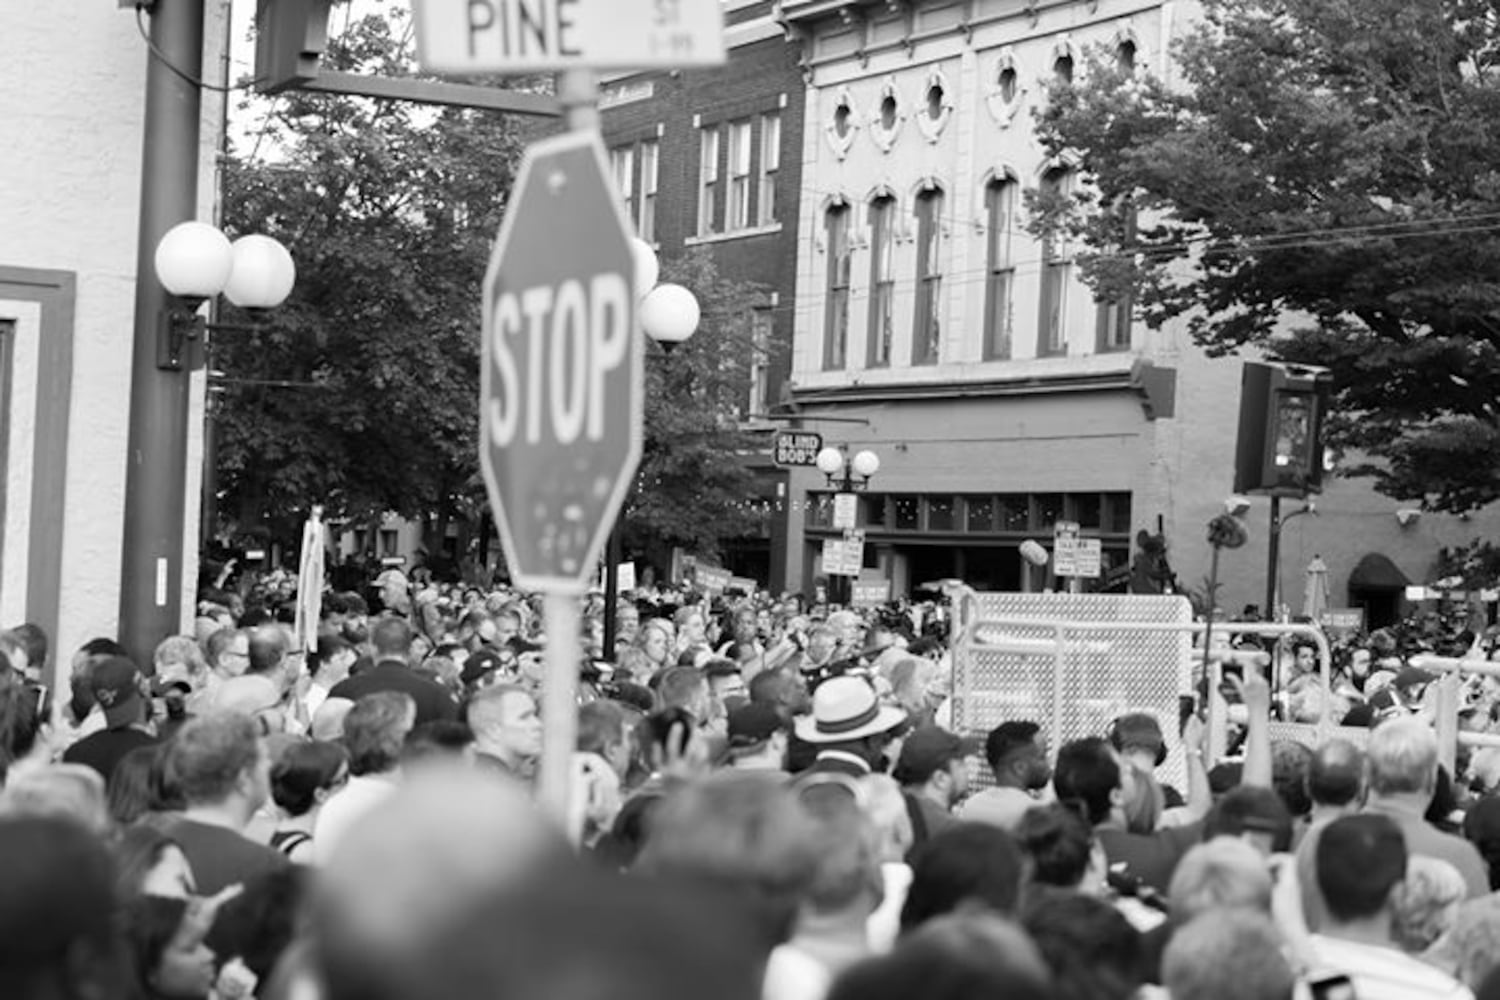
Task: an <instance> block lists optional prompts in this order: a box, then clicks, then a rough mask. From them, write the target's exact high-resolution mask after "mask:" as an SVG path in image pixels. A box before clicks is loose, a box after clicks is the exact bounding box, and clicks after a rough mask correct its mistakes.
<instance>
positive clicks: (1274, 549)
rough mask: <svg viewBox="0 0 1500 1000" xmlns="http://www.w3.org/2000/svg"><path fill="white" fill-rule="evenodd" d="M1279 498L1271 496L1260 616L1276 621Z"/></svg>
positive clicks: (1279, 539) (1279, 538)
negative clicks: (1264, 591) (1264, 580)
mask: <svg viewBox="0 0 1500 1000" xmlns="http://www.w3.org/2000/svg"><path fill="white" fill-rule="evenodd" d="M1280 550H1281V497H1279V496H1277V495H1276V494H1274V493H1273V494H1271V531H1270V535H1269V544H1268V545H1267V546H1266V606H1265V609H1264V611H1263V612H1262V614H1264V615H1265V619H1266V621H1268V622H1274V621H1275V620H1276V563H1277V560H1278V559H1280V557H1281V551H1280Z"/></svg>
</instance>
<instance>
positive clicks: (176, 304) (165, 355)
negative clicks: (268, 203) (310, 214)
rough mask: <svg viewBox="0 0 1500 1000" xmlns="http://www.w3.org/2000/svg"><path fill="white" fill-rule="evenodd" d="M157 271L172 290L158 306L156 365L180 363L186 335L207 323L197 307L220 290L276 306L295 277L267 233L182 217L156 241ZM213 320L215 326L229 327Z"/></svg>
mask: <svg viewBox="0 0 1500 1000" xmlns="http://www.w3.org/2000/svg"><path fill="white" fill-rule="evenodd" d="M155 265H156V277H157V280H158V281H160V282H161V284H162V287H163V288H165V289H166V290H167V292H168V293H169V294H170V296H171V297H170V298H169V299H168V300H167V303H166V305H165V307H163V309H162V310H161V314H160V319H159V325H158V330H157V340H156V366H157V367H158V368H161V369H163V370H167V371H180V370H181V369H182V361H183V353H184V351H185V350H186V348H187V342H188V341H189V340H196V339H198V338H200V337H202V335H203V331H204V330H205V329H206V328H208V324H207V323H206V322H205V321H204V318H203V316H202V315H201V314H200V313H199V312H198V309H199V307H201V306H202V305H203V303H204V302H205V301H207V300H208V299H211V298H213V297H214V296H216V295H220V294H222V295H223V296H224V297H225V298H226V299H228V300H229V301H230V302H231V303H233V304H234V305H236V306H239V307H240V308H241V309H246V310H249V311H252V312H256V311H260V310H265V309H274V308H276V307H277V306H279V305H281V304H282V303H283V302H285V301H286V298H287V296H288V295H290V294H291V293H292V285H293V284H295V283H296V280H297V266H296V264H294V263H293V262H292V255H291V254H290V253H288V252H287V249H286V247H284V246H282V245H281V244H280V243H278V242H276V241H275V240H273V239H271V237H269V236H241V237H240V238H239V239H237V240H235V241H234V242H233V243H230V242H229V237H227V236H225V235H224V234H223V233H221V232H219V230H217V229H215V228H214V227H213V226H210V225H209V224H208V223H206V222H182V223H179V224H177V225H175V226H173V227H172V228H171V229H169V230H168V231H167V234H166V235H165V236H163V237H162V238H161V242H160V243H158V244H157V245H156V255H155ZM227 327H228V325H227V324H216V328H227Z"/></svg>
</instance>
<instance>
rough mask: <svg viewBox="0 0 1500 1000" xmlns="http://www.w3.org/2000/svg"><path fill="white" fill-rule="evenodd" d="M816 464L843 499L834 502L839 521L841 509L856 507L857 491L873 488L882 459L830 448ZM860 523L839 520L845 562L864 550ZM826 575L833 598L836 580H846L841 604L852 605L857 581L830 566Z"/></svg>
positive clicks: (866, 452) (870, 453) (841, 588)
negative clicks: (852, 551)
mask: <svg viewBox="0 0 1500 1000" xmlns="http://www.w3.org/2000/svg"><path fill="white" fill-rule="evenodd" d="M814 462H815V463H816V464H817V467H818V471H819V472H821V473H823V478H824V479H826V480H827V481H828V485H829V486H832V487H833V488H835V489H836V490H838V492H839V496H837V497H835V498H834V513H835V517H836V518H837V516H838V512H839V508H840V507H841V506H844V505H846V504H847V505H849V506H850V507H852V505H853V500H854V491H855V490H862V489H867V488H869V485H870V477H872V476H874V475H875V473H877V472H879V471H880V456H879V455H877V454H875V453H874V452H873V451H870V450H868V449H861V450H860V451H857V452H855V453H854V454H853V455H852V456H851V455H850V454H849V450H848V448H847V447H845V446H838V447H835V446H834V445H829V446H828V447H826V448H824V449H823V450H822V451H820V452H818V457H817V458H816V459H814ZM844 497H847V498H848V500H844V499H843V498H844ZM856 520H857V519H856V518H854V517H852V516H849V517H846V518H845V520H844V523H842V524H840V523H838V522H837V520H836V521H835V524H834V527H836V528H838V527H842V528H843V529H844V546H845V549H844V552H845V559H848V551H849V548H850V547H856V548H859V549H860V550H862V549H863V545H864V542H863V539H861V538H860V537H859V536H858V535H856V534H855V532H856V531H857V530H858V529H857V528H856ZM841 568H842V569H845V570H847V569H848V568H849V566H848V565H847V564H846V565H844V566H843V567H841ZM858 572H859V568H858V567H857V566H856V567H855V573H854V575H858ZM823 573H824V575H825V576H827V577H828V578H829V579H828V584H829V587H828V589H829V596H830V597H831V596H832V591H833V590H834V587H833V578H834V576H835V575H837V576H840V577H842V578H843V580H844V583H843V584H841V585H840V586H839V587H838V590H839V592H840V598H839V602H840V603H842V604H846V605H847V604H848V603H849V595H850V592H852V590H853V589H854V583H853V577H852V576H851V575H850V574H849V573H839V574H834V573H831V572H829V570H828V567H826V566H825V567H824V569H823Z"/></svg>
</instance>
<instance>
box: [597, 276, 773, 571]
mask: <svg viewBox="0 0 1500 1000" xmlns="http://www.w3.org/2000/svg"><path fill="white" fill-rule="evenodd" d="M661 280H662V281H670V282H675V283H677V284H680V285H683V286H685V287H686V288H688V289H689V290H690V291H692V292H693V294H694V295H696V296H697V298H698V302H699V305H700V306H701V307H702V310H703V318H702V321H701V322H700V323H699V325H698V332H697V333H696V334H694V335H693V336H692V337H691V338H690V339H689V340H688V341H687V342H686V343H683V344H680V345H678V346H677V347H676V348H674V349H673V350H672V351H671V352H670V353H668V352H666V351H663V350H662V349H661V348H660V347H658V346H654V345H652V346H650V348H649V353H648V355H647V361H646V398H645V410H646V420H645V423H646V436H645V448H644V451H643V454H642V458H641V465H640V469H639V472H638V473H637V475H636V482H635V487H634V489H633V490H632V491H631V494H630V498H629V501H628V502H627V505H626V515H625V517H626V520H625V524H626V531H627V539H628V540H629V541H631V542H634V543H636V544H644V543H647V542H648V541H653V540H654V541H657V542H660V543H663V544H665V545H678V546H682V547H683V548H684V549H686V550H688V551H689V552H694V553H698V554H700V555H705V556H712V555H714V554H716V553H717V552H718V551H719V548H720V543H721V542H722V541H723V540H726V539H730V538H736V537H741V536H744V535H747V534H750V533H751V532H753V531H754V530H755V529H756V528H757V527H758V525H759V520H758V518H757V516H756V515H754V514H752V513H751V512H750V508H749V504H747V501H748V500H750V499H751V498H752V495H753V493H754V488H755V479H754V475H753V474H752V473H751V471H750V469H749V467H748V465H747V459H748V458H749V457H750V456H752V455H754V454H755V452H756V450H757V443H756V440H755V438H754V437H753V436H752V435H750V434H749V433H747V432H745V431H743V430H741V429H740V428H741V423H740V422H741V420H742V418H743V417H744V416H745V406H746V404H747V402H748V400H749V398H750V382H751V374H752V372H751V369H752V367H753V366H754V365H755V364H764V363H765V361H766V360H767V359H768V358H769V356H770V354H771V352H772V351H773V350H774V344H772V343H769V342H762V343H759V344H757V343H756V339H755V329H754V322H753V317H754V307H755V305H756V304H757V302H758V301H759V299H760V298H761V296H760V293H759V291H758V290H757V288H756V287H755V286H753V285H751V284H748V283H746V282H741V281H736V280H734V279H732V278H729V277H726V276H724V275H723V274H721V273H720V272H719V269H718V267H717V265H716V264H715V263H714V258H713V255H712V254H711V253H710V252H709V251H708V250H706V249H704V248H701V247H700V248H696V249H693V250H689V251H688V252H687V253H685V254H684V255H683V256H681V257H678V258H675V259H671V260H664V261H663V262H662V275H661Z"/></svg>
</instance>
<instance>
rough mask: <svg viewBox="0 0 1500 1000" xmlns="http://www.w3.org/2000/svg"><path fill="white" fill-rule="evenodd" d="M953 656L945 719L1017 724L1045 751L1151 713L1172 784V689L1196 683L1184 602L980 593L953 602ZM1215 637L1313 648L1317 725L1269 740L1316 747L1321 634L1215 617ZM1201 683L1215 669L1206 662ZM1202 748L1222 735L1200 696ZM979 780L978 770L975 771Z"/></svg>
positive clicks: (1176, 771) (1219, 710)
mask: <svg viewBox="0 0 1500 1000" xmlns="http://www.w3.org/2000/svg"><path fill="white" fill-rule="evenodd" d="M957 607H958V609H959V610H958V614H957V619H956V621H955V635H956V637H957V638H956V641H955V643H954V663H953V726H954V728H955V729H957V730H960V731H969V732H984V731H987V730H989V729H990V728H992V727H993V726H995V725H998V724H999V723H1001V722H1004V721H1008V720H1013V719H1027V720H1030V721H1034V722H1037V723H1038V724H1039V725H1041V726H1042V729H1043V731H1044V732H1045V733H1046V734H1047V737H1048V742H1049V745H1050V747H1051V748H1052V749H1053V750H1054V751H1055V750H1056V748H1057V747H1059V746H1060V745H1062V744H1063V743H1065V742H1067V741H1068V740H1073V739H1077V738H1080V737H1083V736H1097V735H1101V734H1103V733H1104V732H1105V730H1106V728H1107V727H1108V724H1109V723H1110V721H1111V720H1113V719H1115V718H1117V717H1119V716H1120V715H1123V714H1125V713H1126V712H1136V711H1144V712H1149V713H1151V714H1152V715H1155V716H1156V718H1157V721H1158V722H1160V723H1161V726H1162V730H1163V733H1164V734H1165V735H1166V736H1167V740H1166V742H1167V748H1168V754H1167V759H1166V761H1165V762H1164V763H1163V766H1162V776H1163V777H1164V778H1165V779H1166V780H1169V781H1182V780H1184V778H1185V775H1186V762H1185V760H1184V759H1183V756H1182V748H1181V745H1180V741H1179V740H1176V739H1174V738H1173V736H1172V733H1173V730H1174V728H1175V724H1176V721H1177V719H1178V696H1179V695H1180V694H1185V693H1189V692H1192V691H1194V690H1195V689H1196V685H1195V683H1194V681H1195V678H1194V676H1193V673H1194V665H1193V655H1192V654H1193V642H1192V640H1193V637H1194V636H1196V635H1197V634H1199V633H1201V632H1203V631H1204V630H1205V629H1207V628H1208V625H1207V623H1204V622H1194V621H1192V611H1191V607H1190V605H1189V604H1188V602H1187V600H1186V598H1183V597H1180V596H1119V595H1101V594H1085V595H1077V594H983V593H975V592H972V591H969V592H966V593H965V594H963V595H962V597H961V599H960V600H959V601H958V602H957ZM1213 629H1214V631H1215V632H1216V633H1219V632H1222V633H1224V634H1226V635H1230V634H1254V635H1269V636H1278V637H1306V638H1308V639H1309V640H1311V641H1312V642H1313V643H1314V644H1315V645H1316V646H1317V648H1318V656H1319V660H1320V663H1321V673H1322V681H1323V690H1324V706H1325V710H1324V712H1323V713H1322V718H1321V719H1320V721H1319V722H1318V723H1317V724H1298V723H1285V722H1283V723H1276V724H1275V725H1274V726H1273V730H1272V732H1273V735H1274V736H1277V737H1280V738H1289V739H1297V740H1299V741H1301V742H1304V743H1309V744H1315V743H1316V742H1317V741H1319V740H1321V739H1323V738H1325V737H1326V736H1327V735H1329V734H1330V733H1331V732H1332V730H1333V729H1334V728H1335V727H1334V725H1333V723H1332V722H1331V721H1330V720H1329V719H1328V718H1327V714H1328V713H1327V711H1326V707H1327V705H1328V697H1327V693H1328V690H1329V687H1330V681H1331V674H1332V662H1333V661H1332V655H1331V651H1330V649H1329V646H1328V640H1327V639H1326V637H1324V635H1323V633H1322V631H1321V630H1320V629H1318V628H1317V627H1316V626H1314V625H1307V624H1298V623H1287V624H1277V623H1270V622H1214V623H1213ZM1209 680H1210V685H1209V690H1211V691H1212V690H1217V686H1218V682H1219V680H1220V671H1219V667H1218V664H1217V661H1215V662H1214V664H1213V666H1212V668H1211V676H1210V678H1209ZM1209 705H1210V712H1209V722H1208V724H1209V736H1210V741H1211V742H1210V745H1211V746H1212V747H1214V748H1216V750H1217V752H1222V750H1223V747H1224V745H1225V742H1226V734H1227V718H1226V716H1225V706H1224V705H1223V703H1222V702H1221V700H1220V699H1218V698H1210V699H1209ZM981 780H984V779H983V776H981Z"/></svg>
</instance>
